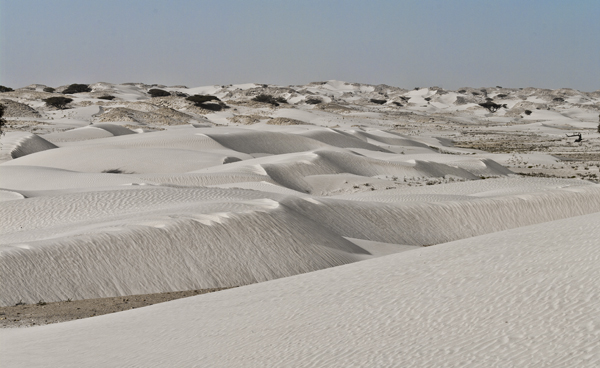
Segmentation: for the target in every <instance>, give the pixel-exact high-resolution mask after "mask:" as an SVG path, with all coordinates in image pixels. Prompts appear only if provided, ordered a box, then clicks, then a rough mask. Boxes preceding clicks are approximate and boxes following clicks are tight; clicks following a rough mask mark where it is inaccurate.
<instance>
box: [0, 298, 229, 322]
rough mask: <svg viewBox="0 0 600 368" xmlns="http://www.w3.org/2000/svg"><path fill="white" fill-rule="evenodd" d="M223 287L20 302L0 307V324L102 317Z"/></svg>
mask: <svg viewBox="0 0 600 368" xmlns="http://www.w3.org/2000/svg"><path fill="white" fill-rule="evenodd" d="M225 289H226V288H216V289H202V290H186V291H176V292H170V293H157V294H145V295H128V296H127V297H114V298H98V299H85V300H72V301H63V302H53V303H45V302H43V301H39V302H38V303H36V304H21V305H15V306H11V307H0V327H2V328H5V327H31V326H39V325H47V324H51V323H58V322H66V321H72V320H75V319H82V318H89V317H94V316H101V315H103V314H107V313H115V312H121V311H125V310H130V309H135V308H140V307H146V306H148V305H152V304H156V303H163V302H168V301H170V300H175V299H179V298H186V297H190V296H195V295H200V294H206V293H213V292H215V291H220V290H225Z"/></svg>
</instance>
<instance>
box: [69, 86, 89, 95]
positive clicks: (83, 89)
mask: <svg viewBox="0 0 600 368" xmlns="http://www.w3.org/2000/svg"><path fill="white" fill-rule="evenodd" d="M82 92H92V89H91V88H90V86H88V85H87V84H77V83H75V84H71V85H70V86H68V87H67V89H65V90H64V91H63V92H62V93H63V94H65V95H70V94H73V93H82Z"/></svg>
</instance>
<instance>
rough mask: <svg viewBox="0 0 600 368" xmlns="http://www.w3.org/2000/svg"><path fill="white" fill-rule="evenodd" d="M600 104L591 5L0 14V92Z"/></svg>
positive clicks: (599, 56) (343, 4)
mask: <svg viewBox="0 0 600 368" xmlns="http://www.w3.org/2000/svg"><path fill="white" fill-rule="evenodd" d="M331 79H335V80H342V81H347V82H359V83H369V84H388V85H392V86H397V87H402V88H414V87H431V86H439V87H442V88H446V89H457V88H459V87H464V86H469V87H490V86H497V85H500V86H503V87H509V88H519V87H538V88H550V89H556V88H573V89H578V90H581V91H596V90H600V1H598V0H574V1H556V0H547V1H541V0H533V1H516V0H497V1H493V2H491V1H473V0H464V1H440V0H421V1H412V0H407V1H371V2H363V1H354V0H348V1H258V0H257V1H240V0H231V1H228V0H224V1H189V0H180V1H177V0H174V1H171V2H165V1H156V0H145V1H141V0H121V1H115V0H103V1H94V2H90V1H73V0H52V1H43V0H0V84H1V85H5V86H9V87H12V88H19V87H24V86H27V85H30V84H34V83H38V84H45V85H48V86H52V87H58V86H61V85H66V84H71V83H95V82H110V83H125V82H143V83H148V84H154V83H156V84H164V85H181V84H183V85H187V86H190V87H192V86H202V85H212V84H219V85H223V84H237V83H250V82H253V83H269V84H278V85H295V84H306V83H309V82H313V81H324V80H331Z"/></svg>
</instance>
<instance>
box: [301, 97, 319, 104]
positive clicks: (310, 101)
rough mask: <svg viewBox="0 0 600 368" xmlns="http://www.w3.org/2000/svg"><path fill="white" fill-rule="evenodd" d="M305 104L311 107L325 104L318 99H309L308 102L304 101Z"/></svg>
mask: <svg viewBox="0 0 600 368" xmlns="http://www.w3.org/2000/svg"><path fill="white" fill-rule="evenodd" d="M304 102H306V103H307V104H309V105H318V104H320V103H323V100H321V99H320V98H318V97H309V98H307V99H306V100H304Z"/></svg>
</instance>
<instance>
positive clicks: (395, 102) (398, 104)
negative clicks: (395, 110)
mask: <svg viewBox="0 0 600 368" xmlns="http://www.w3.org/2000/svg"><path fill="white" fill-rule="evenodd" d="M392 103H393V104H394V105H396V106H398V107H402V106H403V105H402V104H401V103H400V102H398V101H394V102H392Z"/></svg>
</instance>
